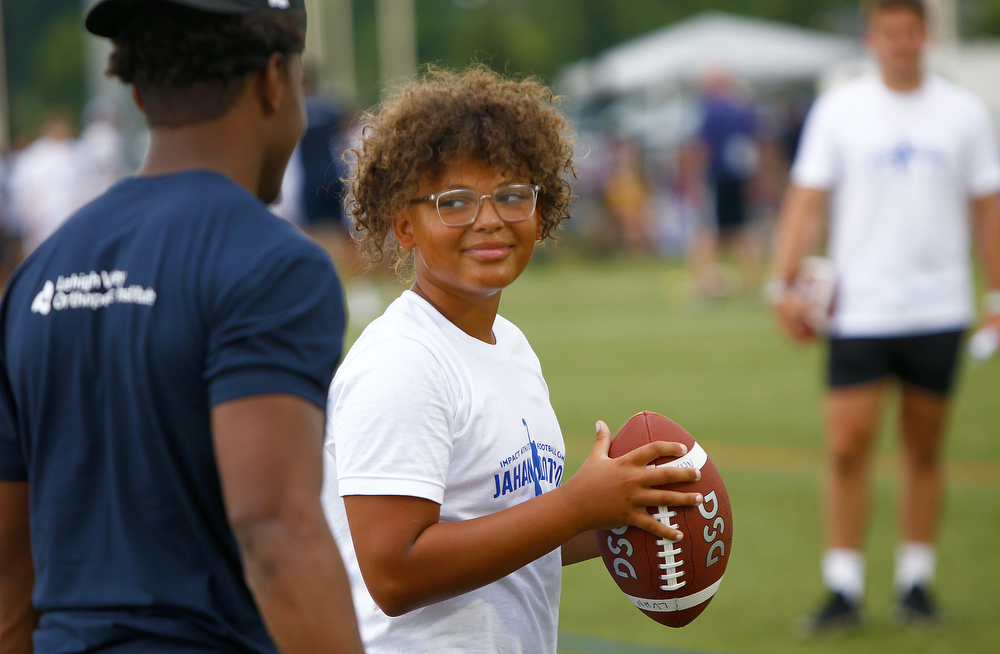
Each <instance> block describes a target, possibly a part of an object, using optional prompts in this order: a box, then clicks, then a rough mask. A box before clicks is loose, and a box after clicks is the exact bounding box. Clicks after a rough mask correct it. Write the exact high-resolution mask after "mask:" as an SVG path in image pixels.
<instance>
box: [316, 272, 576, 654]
mask: <svg viewBox="0 0 1000 654" xmlns="http://www.w3.org/2000/svg"><path fill="white" fill-rule="evenodd" d="M493 334H494V336H495V339H496V345H489V344H486V343H484V342H482V341H480V340H478V339H475V338H473V337H471V336H469V335H468V334H466V333H465V332H463V331H461V330H460V329H459V328H458V327H456V326H455V325H453V324H452V323H451V322H449V321H448V320H447V319H446V318H445V317H444V316H442V315H441V314H440V313H439V312H438V311H437V310H436V309H435V308H434V307H433V306H431V305H430V304H429V303H428V302H427V301H425V300H424V299H423V298H421V297H420V296H418V295H417V294H416V293H413V292H411V291H405V292H404V293H403V295H402V296H401V297H400V298H399V299H397V300H396V301H395V302H393V303H392V304H391V305H390V306H389V308H388V309H386V311H385V313H384V314H383V315H382V316H381V317H380V318H378V319H377V320H375V321H374V322H372V323H371V325H369V326H368V328H367V329H366V330H365V331H364V333H363V334H362V335H361V337H360V338H359V339H358V341H357V342H356V343H355V344H354V346H353V347H352V348H351V350H350V352H349V353H348V355H347V357H346V358H345V360H344V363H343V364H342V365H341V366H340V369H339V370H338V372H337V374H336V376H335V377H334V380H333V384H332V386H331V389H330V399H329V402H328V405H327V411H328V421H327V436H326V461H325V464H326V484H325V487H324V491H323V503H324V506H325V508H326V512H327V517H328V519H329V520H330V524H331V527H332V529H333V532H334V536H335V537H336V539H337V544H338V546H339V547H340V548H341V553H342V555H343V557H344V560H345V563H346V565H347V569H348V572H349V574H350V576H351V585H352V589H353V592H354V603H355V607H356V609H357V612H358V621H359V623H360V626H361V634H362V638H363V639H364V642H365V646H366V649H367V651H368V652H369V654H388V653H390V652H392V653H395V652H400V653H402V652H405V653H407V654H417V653H419V652H427V653H428V654H431V653H433V654H439V653H443V652H462V653H469V652H483V653H486V652H490V653H493V652H510V653H515V652H523V653H525V654H529V653H530V654H534V653H536V652H537V653H542V654H545V653H550V654H555V651H556V632H557V626H558V607H559V591H560V584H561V578H562V567H561V566H562V564H561V558H560V554H559V551H558V550H556V551H554V552H551V553H549V554H547V555H545V556H543V557H541V558H540V559H538V560H536V561H534V562H533V563H531V564H529V565H527V566H525V567H523V568H521V569H520V570H518V571H517V572H515V573H513V574H511V575H508V576H507V577H504V578H503V579H501V580H499V581H496V582H494V583H492V584H489V585H487V586H484V587H482V588H479V589H477V590H474V591H472V592H469V593H465V594H464V595H460V596H458V597H455V598H453V599H450V600H446V601H444V602H439V603H437V604H433V605H430V606H427V607H424V608H421V609H417V610H415V611H412V612H410V613H407V614H405V615H403V616H399V617H395V618H390V617H387V616H386V615H385V614H384V613H382V611H381V610H380V609H379V608H378V607H377V606H376V605H375V603H374V601H373V600H372V598H371V596H370V595H369V594H368V591H367V589H366V587H365V584H364V580H363V579H362V577H361V572H360V570H359V568H358V563H357V557H356V556H355V553H354V546H353V543H352V540H351V536H350V530H349V527H348V523H347V518H346V515H345V513H344V506H343V500H342V499H341V498H342V497H343V496H345V495H407V496H413V497H421V498H425V499H428V500H431V501H434V502H437V503H439V504H440V505H441V521H442V522H451V521H457V520H469V519H472V518H477V517H480V516H484V515H488V514H492V513H496V512H497V511H501V510H503V509H506V508H508V507H512V506H515V505H517V504H520V503H521V502H525V501H527V500H530V499H531V498H533V497H535V496H537V495H540V494H541V493H544V492H546V491H549V490H552V489H553V488H556V487H557V486H559V484H560V483H561V481H562V477H563V469H564V468H563V466H564V463H565V449H564V445H563V438H562V432H561V430H560V428H559V423H558V421H557V420H556V416H555V412H554V411H553V410H552V406H551V404H550V402H549V392H548V387H547V386H546V384H545V380H544V379H543V378H542V371H541V366H540V365H539V362H538V358H537V357H536V356H535V353H534V352H533V351H532V349H531V347H530V345H529V344H528V341H527V339H525V337H524V334H522V333H521V331H520V330H519V329H518V328H517V327H516V326H514V325H513V324H512V323H510V322H509V321H507V320H505V319H504V318H502V317H500V316H497V318H496V321H495V323H494V325H493ZM392 519H393V517H392V516H386V520H392Z"/></svg>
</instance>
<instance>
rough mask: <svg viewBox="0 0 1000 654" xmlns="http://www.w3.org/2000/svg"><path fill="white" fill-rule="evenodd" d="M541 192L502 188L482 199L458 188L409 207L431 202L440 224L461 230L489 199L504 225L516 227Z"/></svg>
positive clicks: (522, 186) (530, 188) (529, 213)
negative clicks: (485, 199) (435, 209)
mask: <svg viewBox="0 0 1000 654" xmlns="http://www.w3.org/2000/svg"><path fill="white" fill-rule="evenodd" d="M541 188H542V187H541V186H536V185H535V184H506V185H504V186H498V187H496V188H495V189H493V192H492V193H486V194H484V195H479V194H478V193H476V192H475V191H473V190H472V189H467V188H459V189H452V190H450V191H442V192H441V193H432V194H430V195H425V196H424V197H422V198H414V199H413V200H410V203H411V204H412V203H414V202H434V206H435V207H436V208H437V214H438V217H439V218H441V222H443V223H444V224H445V225H450V226H451V227H463V226H465V225H471V224H472V223H474V222H476V218H477V217H479V210H480V209H482V208H483V198H489V199H490V201H491V202H492V203H493V208H494V209H496V210H497V214H498V215H499V216H500V217H501V218H503V219H504V221H506V222H508V223H516V222H519V221H522V220H527V219H528V218H531V216H532V215H534V213H535V203H536V201H537V200H538V191H540V190H541Z"/></svg>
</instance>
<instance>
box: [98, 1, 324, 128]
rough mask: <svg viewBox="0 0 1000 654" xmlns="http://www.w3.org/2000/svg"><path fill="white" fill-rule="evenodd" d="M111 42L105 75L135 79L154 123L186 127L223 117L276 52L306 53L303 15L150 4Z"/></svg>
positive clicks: (131, 81)
mask: <svg viewBox="0 0 1000 654" xmlns="http://www.w3.org/2000/svg"><path fill="white" fill-rule="evenodd" d="M112 42H113V43H114V49H113V51H112V52H111V56H110V58H109V60H108V70H107V73H106V74H107V75H109V76H114V77H118V78H119V79H121V81H122V82H124V83H126V84H135V86H136V88H137V89H138V90H139V94H140V96H141V97H142V100H143V105H144V108H145V110H146V117H147V120H148V121H149V125H150V127H180V126H183V125H192V124H197V123H200V122H205V121H209V120H214V119H216V118H220V117H221V116H223V115H224V114H225V113H226V112H227V111H229V109H230V108H231V107H232V105H233V103H234V102H235V101H236V98H237V97H238V96H239V94H240V92H241V91H242V90H243V86H244V84H245V82H246V79H247V76H248V75H250V74H251V73H254V72H257V71H259V70H261V69H263V68H264V67H265V66H266V65H267V62H268V59H269V58H270V57H271V55H272V54H274V53H275V52H278V53H281V54H283V55H286V56H288V55H293V54H299V53H301V52H302V48H303V46H304V45H305V16H304V14H303V12H285V13H282V12H278V11H259V12H254V13H246V14H218V13H210V12H205V11H199V10H197V9H191V8H189V7H185V6H181V5H178V4H174V3H170V2H158V1H150V2H146V3H143V5H141V6H139V7H137V8H136V9H134V10H133V11H132V12H130V15H129V16H128V17H127V18H126V19H125V20H124V21H123V23H122V25H121V27H120V28H119V29H118V31H117V33H116V34H115V35H114V36H113V37H112Z"/></svg>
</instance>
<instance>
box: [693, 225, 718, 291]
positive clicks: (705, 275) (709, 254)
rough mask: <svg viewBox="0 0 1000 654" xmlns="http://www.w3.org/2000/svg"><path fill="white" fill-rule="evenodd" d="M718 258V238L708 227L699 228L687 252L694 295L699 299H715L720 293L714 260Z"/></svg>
mask: <svg viewBox="0 0 1000 654" xmlns="http://www.w3.org/2000/svg"><path fill="white" fill-rule="evenodd" d="M718 256H719V238H718V236H717V235H716V233H715V231H714V230H713V229H712V228H710V227H701V228H700V229H699V230H698V232H697V234H695V237H694V241H693V242H692V243H691V249H690V251H689V261H690V265H691V273H692V274H693V276H694V283H695V293H696V294H697V295H698V296H699V297H716V296H717V295H719V294H720V293H721V292H722V280H721V279H720V278H719V273H718V268H717V266H716V260H717V258H718Z"/></svg>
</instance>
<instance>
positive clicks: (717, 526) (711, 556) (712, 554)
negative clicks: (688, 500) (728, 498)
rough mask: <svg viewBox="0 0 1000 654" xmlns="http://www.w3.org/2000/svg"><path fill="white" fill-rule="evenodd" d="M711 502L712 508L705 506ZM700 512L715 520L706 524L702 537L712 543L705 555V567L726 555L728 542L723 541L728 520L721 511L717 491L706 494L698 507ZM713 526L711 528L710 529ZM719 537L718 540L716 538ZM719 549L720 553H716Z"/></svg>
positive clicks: (702, 515)
mask: <svg viewBox="0 0 1000 654" xmlns="http://www.w3.org/2000/svg"><path fill="white" fill-rule="evenodd" d="M709 504H711V505H712V510H711V511H709V510H707V509H706V508H705V507H706V506H708V505H709ZM698 513H700V514H701V517H703V518H705V520H712V519H713V518H715V520H714V521H713V522H712V524H711V525H705V529H704V530H702V538H704V539H705V542H706V543H711V546H710V547H709V548H708V554H707V555H705V567H706V568H708V567H711V566H713V565H715V564H716V563H718V562H719V557H722V556H725V555H726V544H725V543H724V542H723V541H722V538H721V536H722V534H723V533H724V532H725V531H726V521H725V520H723V519H722V516H721V515H717V514H718V513H719V498H718V497H716V495H715V491H712V492H710V493H709V494H708V495H706V496H705V501H704V502H703V503H702V504H701V505H700V506H699V507H698ZM709 527H711V530H709ZM716 538H718V540H716ZM716 550H718V553H716Z"/></svg>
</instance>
